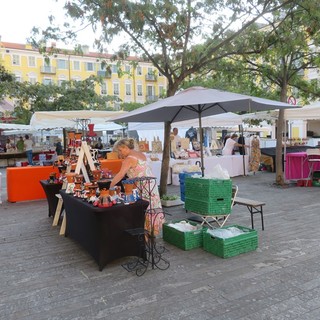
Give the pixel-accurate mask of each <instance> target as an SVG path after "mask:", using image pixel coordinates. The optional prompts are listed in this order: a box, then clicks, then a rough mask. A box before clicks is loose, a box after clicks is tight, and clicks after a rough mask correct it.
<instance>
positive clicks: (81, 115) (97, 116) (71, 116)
mask: <svg viewBox="0 0 320 320" xmlns="http://www.w3.org/2000/svg"><path fill="white" fill-rule="evenodd" d="M124 114H125V111H92V110H72V111H41V112H35V113H34V114H33V116H32V117H31V120H30V125H31V127H32V128H34V129H53V128H77V126H79V124H80V122H81V120H89V121H90V122H89V123H93V124H95V125H98V124H100V125H105V124H106V122H107V121H108V120H109V119H111V118H113V117H116V116H120V115H124ZM79 129H81V127H79Z"/></svg>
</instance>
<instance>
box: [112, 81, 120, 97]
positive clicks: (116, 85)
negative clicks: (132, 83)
mask: <svg viewBox="0 0 320 320" xmlns="http://www.w3.org/2000/svg"><path fill="white" fill-rule="evenodd" d="M113 94H114V95H115V96H118V95H119V94H120V90H119V83H114V84H113Z"/></svg>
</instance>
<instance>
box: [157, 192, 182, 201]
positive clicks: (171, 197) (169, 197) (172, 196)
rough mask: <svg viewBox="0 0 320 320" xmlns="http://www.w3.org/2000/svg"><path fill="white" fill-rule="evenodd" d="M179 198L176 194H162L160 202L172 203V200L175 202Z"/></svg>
mask: <svg viewBox="0 0 320 320" xmlns="http://www.w3.org/2000/svg"><path fill="white" fill-rule="evenodd" d="M179 198H180V197H179V196H177V195H176V194H169V195H168V194H164V195H162V197H161V199H162V200H166V201H173V200H177V199H179Z"/></svg>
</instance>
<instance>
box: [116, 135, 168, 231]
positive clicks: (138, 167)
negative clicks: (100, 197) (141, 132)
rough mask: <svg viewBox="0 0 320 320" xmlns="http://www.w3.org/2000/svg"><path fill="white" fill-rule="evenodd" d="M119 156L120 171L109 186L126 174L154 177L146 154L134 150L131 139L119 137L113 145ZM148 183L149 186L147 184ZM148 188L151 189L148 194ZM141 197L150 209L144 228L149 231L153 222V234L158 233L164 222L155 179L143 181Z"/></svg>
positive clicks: (130, 176) (134, 176)
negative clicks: (121, 160) (120, 160)
mask: <svg viewBox="0 0 320 320" xmlns="http://www.w3.org/2000/svg"><path fill="white" fill-rule="evenodd" d="M115 148H116V150H117V151H118V153H119V156H120V157H121V158H123V159H124V160H123V162H122V166H121V169H120V171H119V172H118V173H117V174H116V175H115V176H114V178H113V179H112V181H111V184H110V188H112V187H114V186H115V185H116V184H117V183H118V182H119V181H121V179H122V178H123V177H124V176H125V175H127V176H128V177H129V178H131V179H133V178H142V177H154V175H153V174H152V171H151V169H150V167H149V166H148V164H147V158H146V156H145V155H144V154H143V153H142V152H140V151H136V150H134V140H133V139H121V140H120V141H118V142H117V143H116V145H115ZM148 183H150V186H149V185H148V186H147V184H148ZM148 190H152V191H151V194H149V192H148ZM142 198H143V199H144V200H147V201H149V207H148V209H152V212H153V213H152V214H151V215H150V214H147V215H146V222H145V228H146V229H147V230H148V231H151V226H152V224H153V229H154V230H153V231H154V234H155V235H158V234H159V233H160V229H161V227H162V223H163V222H164V214H163V212H162V206H161V201H160V196H159V191H158V186H157V184H156V181H155V180H150V181H145V182H143V186H142Z"/></svg>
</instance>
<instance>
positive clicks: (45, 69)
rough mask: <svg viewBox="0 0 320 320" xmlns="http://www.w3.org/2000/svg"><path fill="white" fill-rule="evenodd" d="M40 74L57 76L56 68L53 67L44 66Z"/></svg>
mask: <svg viewBox="0 0 320 320" xmlns="http://www.w3.org/2000/svg"><path fill="white" fill-rule="evenodd" d="M40 72H41V73H48V74H55V73H56V68H55V67H51V66H42V67H40Z"/></svg>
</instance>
